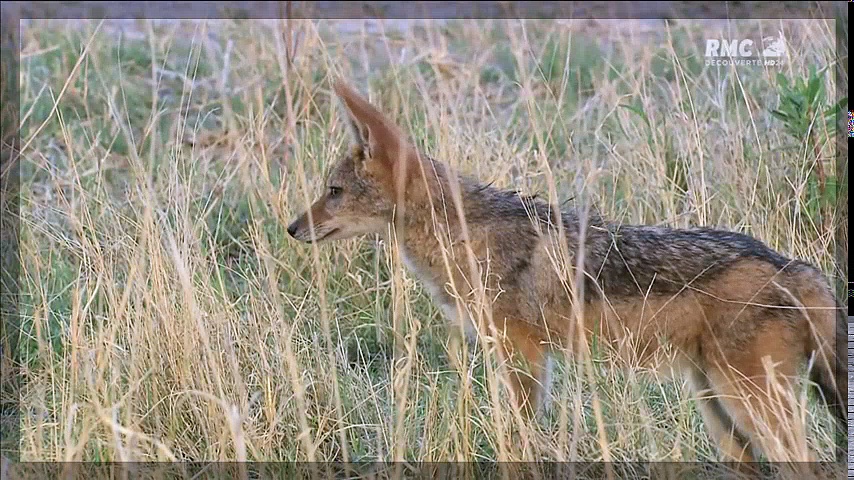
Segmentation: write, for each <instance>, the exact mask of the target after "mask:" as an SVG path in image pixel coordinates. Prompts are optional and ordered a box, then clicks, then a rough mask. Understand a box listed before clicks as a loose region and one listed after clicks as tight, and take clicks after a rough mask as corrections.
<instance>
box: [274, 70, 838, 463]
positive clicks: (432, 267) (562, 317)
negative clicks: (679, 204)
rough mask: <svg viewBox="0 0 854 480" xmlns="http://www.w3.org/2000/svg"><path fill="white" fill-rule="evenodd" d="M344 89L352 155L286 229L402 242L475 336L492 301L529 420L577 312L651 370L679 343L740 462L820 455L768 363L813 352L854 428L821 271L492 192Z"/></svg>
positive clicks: (825, 384) (720, 234) (752, 245)
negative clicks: (517, 368)
mask: <svg viewBox="0 0 854 480" xmlns="http://www.w3.org/2000/svg"><path fill="white" fill-rule="evenodd" d="M334 88H335V92H336V93H337V96H338V97H339V98H340V100H342V102H343V105H344V106H345V108H344V111H345V112H346V113H347V119H348V121H349V122H350V126H351V131H352V133H353V139H354V142H353V146H352V148H350V149H349V151H348V152H346V154H345V155H344V156H343V158H341V159H340V161H339V162H338V163H337V164H336V165H335V167H334V168H333V170H332V171H331V173H330V175H329V177H328V179H327V181H326V187H327V188H326V192H325V193H324V194H323V195H322V196H321V197H320V198H319V199H318V200H317V201H316V202H315V203H314V204H313V205H312V206H311V207H310V208H309V210H308V211H307V212H305V213H304V214H302V215H301V216H300V217H299V218H297V219H296V220H295V221H294V222H293V223H292V224H291V225H290V226H289V227H288V232H289V233H290V234H291V235H292V236H293V237H294V238H296V239H298V240H301V241H305V242H311V241H316V242H321V241H324V242H325V241H330V240H336V239H343V238H350V237H353V236H355V235H360V234H373V233H379V234H382V235H389V234H390V233H389V232H394V233H393V235H394V238H395V239H396V244H397V245H398V246H399V247H400V253H401V254H402V257H403V259H404V261H405V263H406V266H407V267H408V268H409V269H410V271H411V272H412V273H413V274H414V275H415V276H416V277H417V278H418V279H419V280H421V281H422V282H423V284H424V285H425V286H426V287H427V289H428V290H429V291H430V293H431V294H432V297H433V299H434V300H435V301H436V302H437V303H438V304H439V305H441V306H442V308H443V310H444V312H445V313H446V314H447V316H448V317H450V319H452V320H455V321H461V322H463V323H464V324H465V325H466V326H467V330H468V331H470V332H473V331H474V329H475V328H482V327H483V323H481V322H477V321H476V320H475V318H484V317H482V316H481V315H480V314H477V313H474V312H480V311H484V310H483V307H484V305H482V304H481V305H479V304H478V302H479V301H482V300H483V299H486V300H487V304H488V305H486V307H487V308H486V310H485V311H487V312H489V313H488V314H487V315H486V317H485V318H487V319H488V322H487V323H488V327H487V329H488V330H489V331H487V332H484V333H486V334H487V335H493V333H497V336H498V338H500V339H501V340H500V342H499V345H500V346H501V347H502V348H501V349H500V352H501V353H502V354H503V358H508V359H510V358H516V357H521V358H522V359H523V360H524V363H525V364H526V365H527V372H528V374H520V373H512V374H511V376H510V381H511V385H512V386H513V389H514V391H515V393H516V401H517V405H519V406H521V407H522V408H524V410H525V411H526V412H527V413H532V412H534V411H536V410H538V409H539V408H540V407H541V405H542V403H543V399H544V396H545V393H546V392H547V389H548V385H547V384H545V385H544V383H547V377H548V371H547V370H548V368H547V365H548V361H547V360H548V355H549V352H550V351H551V350H552V348H553V347H554V348H560V349H562V350H564V351H570V352H571V351H572V350H573V348H574V347H575V339H576V338H578V335H577V334H578V333H580V332H581V331H580V330H578V329H575V328H574V326H575V325H578V322H576V320H575V318H579V317H576V316H575V314H574V312H575V311H574V310H573V305H575V306H576V307H577V309H578V310H577V311H578V312H579V313H581V316H580V318H583V322H582V324H583V327H584V328H585V333H586V338H590V337H591V335H592V333H593V332H596V333H597V335H598V338H599V339H600V341H602V342H604V343H605V344H609V345H611V346H613V347H614V349H613V351H614V352H616V353H617V354H618V356H616V357H614V358H615V359H623V360H626V361H628V362H629V363H628V364H629V365H642V364H652V363H653V360H654V359H655V358H657V353H659V352H661V347H662V346H664V345H669V346H671V347H673V348H674V349H675V351H676V352H677V353H676V358H677V362H676V364H675V367H676V369H677V370H678V371H680V372H682V373H683V374H685V375H686V376H687V378H688V379H689V380H690V384H691V385H692V386H693V389H694V391H695V393H696V394H697V396H698V402H699V408H700V411H701V412H702V415H703V418H704V421H705V425H706V426H707V428H708V430H709V433H710V434H711V436H712V437H713V438H714V439H715V440H716V442H717V444H718V445H719V447H720V448H721V451H722V453H723V454H724V455H725V456H726V457H727V458H729V459H733V460H741V461H752V460H753V458H754V455H757V454H758V453H764V454H765V455H766V456H767V457H768V458H769V459H771V460H807V459H809V458H812V457H811V455H812V454H810V453H809V452H808V451H807V448H806V443H805V440H803V437H802V436H798V435H791V434H790V433H791V431H790V430H791V429H792V428H793V427H792V426H793V425H798V422H799V421H800V420H799V417H798V414H797V413H796V412H794V411H793V410H792V408H791V406H789V405H781V404H779V401H778V400H779V395H778V393H776V392H774V391H773V386H772V384H771V383H770V382H768V381H767V380H768V379H769V375H771V374H770V372H771V370H769V367H771V366H773V375H772V376H773V377H774V378H777V377H778V376H780V375H782V376H784V377H787V378H792V377H795V376H796V375H797V373H798V369H799V367H800V366H801V365H803V364H804V363H805V362H806V361H807V360H808V359H810V358H812V357H813V356H814V361H815V364H814V365H813V368H812V379H813V380H814V381H815V382H816V383H817V385H818V386H819V390H820V392H821V393H822V395H823V397H824V398H825V400H826V401H827V402H828V404H829V406H830V408H831V409H832V410H833V411H834V413H835V416H836V417H837V418H838V420H839V421H840V423H842V424H843V425H845V426H846V427H847V417H846V412H847V378H846V363H845V358H846V353H845V346H844V345H845V341H844V340H843V339H845V332H846V325H845V321H844V317H843V312H842V311H841V307H840V306H839V304H838V302H837V301H836V299H835V297H834V295H833V293H832V291H831V289H830V287H829V286H828V283H827V281H826V280H825V278H824V276H823V275H822V274H821V272H820V271H819V270H817V269H816V268H814V267H812V266H811V265H809V264H807V263H804V262H801V261H797V260H790V259H787V258H785V257H783V256H781V255H780V254H778V253H777V252H775V251H773V250H771V249H770V248H768V247H767V246H765V245H764V244H763V243H761V242H759V241H757V240H755V239H753V238H750V237H748V236H745V235H741V234H737V233H732V232H727V231H722V230H714V229H709V228H697V229H686V230H677V229H668V228H661V227H648V226H626V225H617V224H614V223H611V222H608V221H606V220H604V219H601V218H598V217H596V216H585V215H581V214H579V213H578V212H576V211H574V210H565V211H563V212H558V211H557V210H556V209H554V208H553V207H552V206H550V205H548V204H547V203H545V202H542V201H540V200H537V199H535V198H531V197H525V196H521V195H519V194H517V193H516V192H508V191H501V190H498V189H495V188H492V187H490V186H485V185H481V184H479V183H478V182H476V181H474V180H472V179H469V178H466V177H464V176H461V175H458V174H456V173H453V172H452V171H451V170H450V169H449V168H448V167H446V166H445V165H443V164H442V163H440V162H438V161H436V160H434V159H432V158H429V157H427V156H426V155H424V154H422V153H421V152H419V151H418V150H417V149H416V148H415V147H414V143H413V142H411V141H410V140H409V139H408V138H407V136H406V135H404V133H403V132H402V131H401V129H400V128H399V127H398V126H397V125H395V123H394V122H393V121H392V120H390V119H389V118H388V117H386V116H385V115H383V114H382V113H381V112H380V111H378V110H377V109H376V108H374V107H373V106H372V105H370V104H369V103H368V102H367V100H365V99H364V98H362V97H361V96H360V95H359V94H358V93H356V92H355V91H354V90H353V89H352V88H350V87H349V86H347V85H345V84H344V83H342V82H340V81H339V82H336V83H335V86H334ZM582 247H583V248H582ZM580 253H583V255H580ZM582 256H583V261H582V262H579V260H580V258H581V257H582ZM579 267H581V268H579ZM578 271H582V272H583V275H576V274H577V272H578ZM577 278H578V279H580V281H579V282H578V283H577V284H576V282H575V281H574V280H575V279H577ZM573 298H579V299H580V300H579V301H577V302H573ZM457 299H459V300H460V302H459V305H458V302H457ZM458 307H459V308H458ZM476 324H479V326H478V327H476ZM567 339H572V340H571V341H568V340H567ZM769 362H770V363H769ZM508 372H510V370H508ZM783 386H784V387H785V388H786V390H785V391H788V392H789V393H791V392H793V390H792V389H791V388H792V387H791V385H789V384H788V383H784V384H783ZM793 397H794V395H793ZM783 429H788V430H787V431H784V430H783ZM780 445H782V446H783V447H785V449H784V450H781V449H780V448H779V446H780Z"/></svg>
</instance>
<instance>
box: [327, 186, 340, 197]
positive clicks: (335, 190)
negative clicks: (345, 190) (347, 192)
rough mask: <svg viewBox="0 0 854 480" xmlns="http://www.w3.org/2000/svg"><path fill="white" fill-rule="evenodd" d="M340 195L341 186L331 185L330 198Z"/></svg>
mask: <svg viewBox="0 0 854 480" xmlns="http://www.w3.org/2000/svg"><path fill="white" fill-rule="evenodd" d="M338 195H341V188H340V187H329V197H330V198H335V197H337V196H338Z"/></svg>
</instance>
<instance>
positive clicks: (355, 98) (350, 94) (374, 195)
mask: <svg viewBox="0 0 854 480" xmlns="http://www.w3.org/2000/svg"><path fill="white" fill-rule="evenodd" d="M334 90H335V94H336V95H337V96H338V98H339V99H340V100H341V104H342V106H343V109H342V110H343V112H344V114H345V117H346V120H347V124H348V125H349V127H350V132H351V134H352V145H351V146H350V148H349V149H348V151H347V152H345V154H344V155H343V156H342V157H341V158H340V159H339V160H338V161H337V163H336V164H335V165H334V166H333V167H332V169H331V171H330V173H329V175H328V177H327V178H326V182H325V185H324V191H323V193H322V194H321V196H320V198H318V199H317V200H316V201H315V202H314V204H312V205H311V206H310V207H309V208H308V210H307V211H306V212H304V213H302V214H301V215H300V216H299V217H297V219H296V220H294V221H293V222H292V223H291V224H290V225H289V226H288V233H289V234H290V235H291V236H292V237H294V238H295V239H297V240H299V241H302V242H307V243H311V242H325V241H329V240H341V239H345V238H350V237H354V236H357V235H363V234H370V233H384V232H385V230H386V228H387V227H388V224H389V222H391V220H392V213H393V212H394V210H395V206H396V205H399V204H401V203H402V202H403V201H404V200H405V198H406V195H407V194H408V193H411V192H408V191H407V190H408V187H409V185H410V184H411V183H412V182H411V181H410V179H411V178H412V177H413V176H414V175H415V174H416V172H415V170H416V168H413V167H414V166H417V164H418V153H417V151H416V150H415V148H413V146H412V144H411V143H410V142H409V141H408V140H407V139H406V137H405V136H404V135H403V134H402V132H401V130H400V128H399V127H398V126H397V125H395V124H394V122H392V121H391V120H390V119H389V118H387V117H386V116H385V115H383V114H382V113H381V112H380V111H379V110H377V109H376V108H375V107H374V106H372V105H371V104H370V103H368V101H367V100H366V99H364V98H362V97H361V96H360V95H359V94H358V93H356V91H354V90H353V89H352V88H350V87H349V86H347V85H346V84H345V83H343V82H342V81H340V80H339V81H337V82H335V84H334ZM410 190H411V189H410Z"/></svg>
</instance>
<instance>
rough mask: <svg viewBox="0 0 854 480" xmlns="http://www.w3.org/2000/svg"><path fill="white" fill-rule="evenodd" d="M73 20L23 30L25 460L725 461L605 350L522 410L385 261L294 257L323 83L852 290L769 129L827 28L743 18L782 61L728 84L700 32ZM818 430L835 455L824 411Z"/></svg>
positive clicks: (513, 165) (316, 153) (682, 406)
mask: <svg viewBox="0 0 854 480" xmlns="http://www.w3.org/2000/svg"><path fill="white" fill-rule="evenodd" d="M75 23H76V24H78V25H73V26H68V25H64V24H62V23H60V22H52V23H49V24H48V23H46V22H41V23H39V22H35V24H34V25H33V26H32V28H29V29H26V30H25V31H24V36H23V55H24V60H23V61H22V64H21V86H22V117H23V130H22V144H23V145H25V148H24V151H23V160H24V162H23V163H24V165H23V166H22V177H21V181H22V192H23V199H22V203H21V210H22V224H21V254H22V260H23V262H22V275H21V307H22V314H23V325H24V327H25V330H26V331H27V332H28V336H27V337H26V338H24V339H22V341H21V348H20V353H21V356H22V361H23V362H24V363H25V365H26V366H27V370H26V383H25V390H24V392H23V394H22V401H23V405H22V407H23V413H24V415H23V418H22V425H21V426H22V443H21V452H22V459H24V460H86V461H96V460H101V461H103V460H114V461H127V460H172V459H180V460H247V459H248V460H270V461H285V460H300V461H303V460H315V461H328V460H359V461H377V460H380V461H389V460H404V459H405V460H415V461H447V460H486V459H492V460H501V461H520V460H530V459H550V460H562V461H580V460H584V461H588V460H590V461H601V460H609V459H610V460H616V461H637V460H651V461H697V460H708V459H715V458H716V452H715V450H714V449H713V447H712V445H711V443H710V440H709V438H708V437H707V435H706V434H705V432H704V431H703V429H702V425H701V421H700V418H699V415H698V414H697V413H696V411H695V408H694V403H693V401H692V399H691V398H690V397H689V396H688V394H687V391H683V389H682V388H681V384H680V383H678V382H675V383H674V382H666V381H658V380H659V379H658V378H657V377H656V375H655V374H652V375H643V373H644V372H632V371H629V372H620V371H616V370H615V369H613V368H611V367H609V366H608V365H607V364H605V363H602V362H596V361H595V359H594V361H593V362H591V363H589V364H588V365H589V366H590V368H589V369H588V368H584V366H582V365H576V364H574V363H571V362H564V361H560V362H559V363H558V365H557V368H556V371H555V377H556V379H557V380H556V385H555V387H554V395H555V398H554V399H553V405H554V407H553V411H552V412H551V415H550V416H549V418H547V419H546V420H545V421H543V422H542V424H541V425H537V426H524V425H522V424H520V423H519V422H517V421H516V420H517V419H516V417H515V416H514V415H513V414H512V413H510V410H509V409H508V408H507V399H506V395H505V393H504V391H503V390H502V388H503V387H502V386H501V383H500V382H499V381H498V380H497V378H496V376H495V375H494V371H495V368H494V365H493V363H492V360H491V359H490V358H489V357H487V356H485V355H483V354H482V352H480V351H475V352H468V354H463V353H461V352H458V351H456V350H455V349H454V348H452V346H453V345H454V343H453V342H451V341H450V340H449V339H450V338H452V337H453V335H455V332H454V331H453V329H451V328H449V327H448V326H446V325H445V323H444V322H443V320H442V318H441V316H440V313H439V311H438V310H437V308H436V307H435V306H433V305H432V304H431V303H430V302H429V300H428V299H427V297H426V295H425V294H424V292H422V290H421V286H420V285H419V284H418V283H417V282H416V281H414V279H413V278H412V277H411V276H410V275H408V274H407V273H406V272H404V271H403V270H402V269H400V265H399V264H398V263H397V261H396V259H395V257H394V255H392V253H391V251H390V250H389V249H388V246H387V245H383V244H381V243H378V242H372V239H370V238H368V239H364V238H362V239H355V240H350V241H345V242H340V243H338V244H335V245H329V246H323V247H322V248H316V247H307V246H305V245H300V244H296V243H295V242H293V241H291V240H290V239H289V237H288V236H287V234H286V233H285V227H286V225H287V222H288V220H290V219H291V217H292V216H293V215H295V214H297V213H298V212H299V211H301V210H302V209H303V208H304V207H305V205H306V204H307V203H308V202H309V201H311V200H312V199H313V197H314V196H315V195H316V194H317V193H318V192H319V188H321V184H322V182H323V175H324V173H325V172H326V170H327V169H328V167H329V165H330V163H331V162H332V161H333V160H335V159H336V158H337V157H338V155H339V154H340V152H341V151H342V150H341V149H342V147H343V146H344V144H345V142H346V140H347V137H346V135H345V132H344V131H343V130H344V125H343V123H342V121H341V117H340V116H339V112H338V110H337V105H336V104H335V103H334V102H333V101H332V99H331V96H330V82H329V80H330V78H331V77H333V76H339V75H341V76H345V77H347V78H348V79H350V80H351V83H353V84H355V85H357V86H358V87H359V88H360V90H361V91H363V92H366V93H368V92H369V95H370V97H371V99H372V101H374V102H376V103H378V104H379V105H381V106H382V108H383V109H384V110H385V111H386V112H388V113H389V114H390V115H392V116H393V117H394V118H396V119H398V120H399V121H400V122H401V124H403V125H404V126H405V127H407V128H408V129H409V131H411V132H413V134H414V137H415V138H416V139H417V140H418V141H419V142H420V144H421V146H422V147H423V148H424V149H425V150H426V151H427V152H428V153H430V154H431V155H433V156H435V157H437V158H439V159H441V160H443V161H446V162H448V163H449V164H451V165H452V166H454V167H456V168H458V169H460V170H463V171H465V172H468V173H471V174H474V175H477V176H479V177H480V178H481V179H482V180H483V181H484V182H490V181H493V182H495V184H496V185H499V186H507V187H509V186H512V187H515V188H519V189H521V190H524V191H527V192H529V193H533V192H541V193H543V194H544V196H552V195H553V197H552V200H554V201H558V202H563V201H567V200H569V199H570V198H572V197H574V196H584V197H585V198H589V199H592V200H593V201H594V202H595V204H596V206H597V208H598V209H599V210H600V211H602V212H603V213H605V214H606V215H608V216H610V217H611V218H614V219H616V220H619V221H622V222H625V223H652V224H670V225H676V226H687V225H694V224H702V225H715V226H721V227H725V228H730V229H733V230H738V231H742V232H746V233H749V234H752V235H755V236H757V237H759V238H761V239H762V240H764V241H766V242H768V244H769V245H771V246H772V247H773V248H776V249H778V250H780V251H782V252H784V253H786V254H788V255H791V256H797V257H801V258H805V259H808V260H810V261H813V262H814V263H816V264H817V265H819V266H821V267H822V268H823V269H824V270H825V271H826V272H827V273H828V274H830V275H832V276H836V275H837V274H838V272H837V271H836V267H835V266H834V264H833V261H832V259H833V247H834V243H833V238H832V230H830V229H829V227H828V226H829V225H833V222H835V221H837V219H836V217H834V216H831V217H830V218H829V219H828V218H827V217H826V216H825V217H822V218H819V217H817V216H815V215H813V214H812V213H810V212H812V211H813V210H812V209H811V208H810V207H809V205H810V202H812V201H814V199H812V197H811V195H813V194H812V193H811V192H812V190H811V189H810V185H811V184H810V182H811V181H812V180H810V178H812V177H811V176H810V174H811V168H812V163H813V162H812V161H810V159H811V158H812V157H810V155H812V154H813V150H812V149H807V148H804V146H803V144H802V143H798V142H797V141H796V140H795V139H793V138H791V137H789V136H787V135H786V134H785V133H784V132H783V130H782V129H781V127H780V123H779V121H778V120H776V119H774V118H773V117H772V116H771V115H770V114H769V110H770V109H772V108H775V107H776V105H777V104H778V95H779V92H778V90H777V83H776V75H777V73H778V72H782V73H783V74H784V75H786V76H787V77H789V78H797V77H801V76H804V75H806V73H807V71H808V68H809V67H810V66H811V65H815V66H818V67H824V66H827V65H832V62H833V42H834V37H833V25H832V24H828V23H824V22H802V21H786V22H781V21H767V22H760V21H749V22H741V23H738V22H736V23H734V24H732V25H731V26H730V28H732V29H733V30H732V32H729V33H728V32H724V33H723V35H724V36H725V37H727V36H728V37H732V38H737V37H739V36H741V37H744V36H750V37H751V38H761V36H767V35H774V34H776V33H777V31H778V30H780V29H783V30H784V31H785V32H786V35H787V39H788V41H789V56H788V57H787V58H786V60H785V61H786V63H785V64H784V65H783V66H782V67H767V68H766V67H755V66H739V67H734V68H733V67H707V66H705V64H704V60H703V58H702V55H703V49H704V45H705V39H706V38H709V37H713V36H716V35H718V36H719V35H720V33H719V32H718V31H717V30H715V29H714V26H713V25H704V24H701V23H677V24H675V25H671V27H670V28H669V29H663V28H662V29H659V30H650V31H646V32H643V31H640V30H637V31H635V30H633V29H630V28H627V27H625V26H616V25H617V24H616V23H614V24H605V25H600V26H599V27H597V28H595V29H594V28H591V27H590V25H587V24H586V23H584V24H583V23H582V22H579V23H571V22H562V23H556V22H547V21H527V22H520V21H518V20H509V21H504V20H501V21H498V20H496V21H480V22H466V23H461V22H450V23H447V24H428V25H425V26H423V27H421V28H413V29H408V30H406V31H405V32H404V33H393V32H385V33H383V32H382V31H368V30H356V31H354V32H351V33H347V34H336V29H335V26H334V22H331V21H324V22H321V23H317V22H296V21H294V22H290V23H276V24H274V25H271V24H269V23H266V24H262V23H259V22H253V21H222V22H211V23H209V24H208V25H205V24H203V23H192V22H188V23H184V24H181V25H178V24H167V25H152V24H148V23H144V24H142V26H143V28H142V29H140V30H139V31H140V33H139V34H137V35H135V36H134V35H125V36H120V35H118V34H117V33H116V32H115V31H113V29H111V25H110V24H109V23H104V24H100V25H99V24H98V23H95V22H85V24H84V25H79V23H81V22H79V21H75ZM214 23H216V25H214ZM824 81H825V82H826V84H825V86H826V88H827V91H828V92H833V91H835V90H834V86H833V83H832V76H831V75H827V76H826V77H825V80H824ZM846 81H847V79H846ZM368 85H370V87H368ZM626 106H628V107H626ZM818 138H819V140H820V143H819V150H818V152H819V153H820V154H821V155H822V156H823V157H824V158H825V161H826V162H827V167H826V170H828V171H829V172H831V173H832V172H833V168H832V166H831V163H830V161H829V160H827V159H828V158H830V152H831V151H832V147H833V137H832V132H830V131H827V130H821V131H819V132H818ZM552 186H553V189H552ZM819 201H821V199H819ZM594 410H596V413H597V414H596V415H594ZM804 415H805V416H806V420H807V425H808V428H809V439H810V444H811V446H812V447H813V448H815V449H816V450H817V451H818V452H819V453H820V455H821V458H822V459H825V460H831V459H832V456H833V442H834V433H833V424H832V423H831V420H830V418H829V416H828V415H827V414H826V413H825V410H824V409H823V408H822V407H821V406H820V405H818V404H817V403H816V402H813V401H811V402H810V403H809V407H808V411H806V412H805V413H804ZM606 455H607V456H606Z"/></svg>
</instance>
